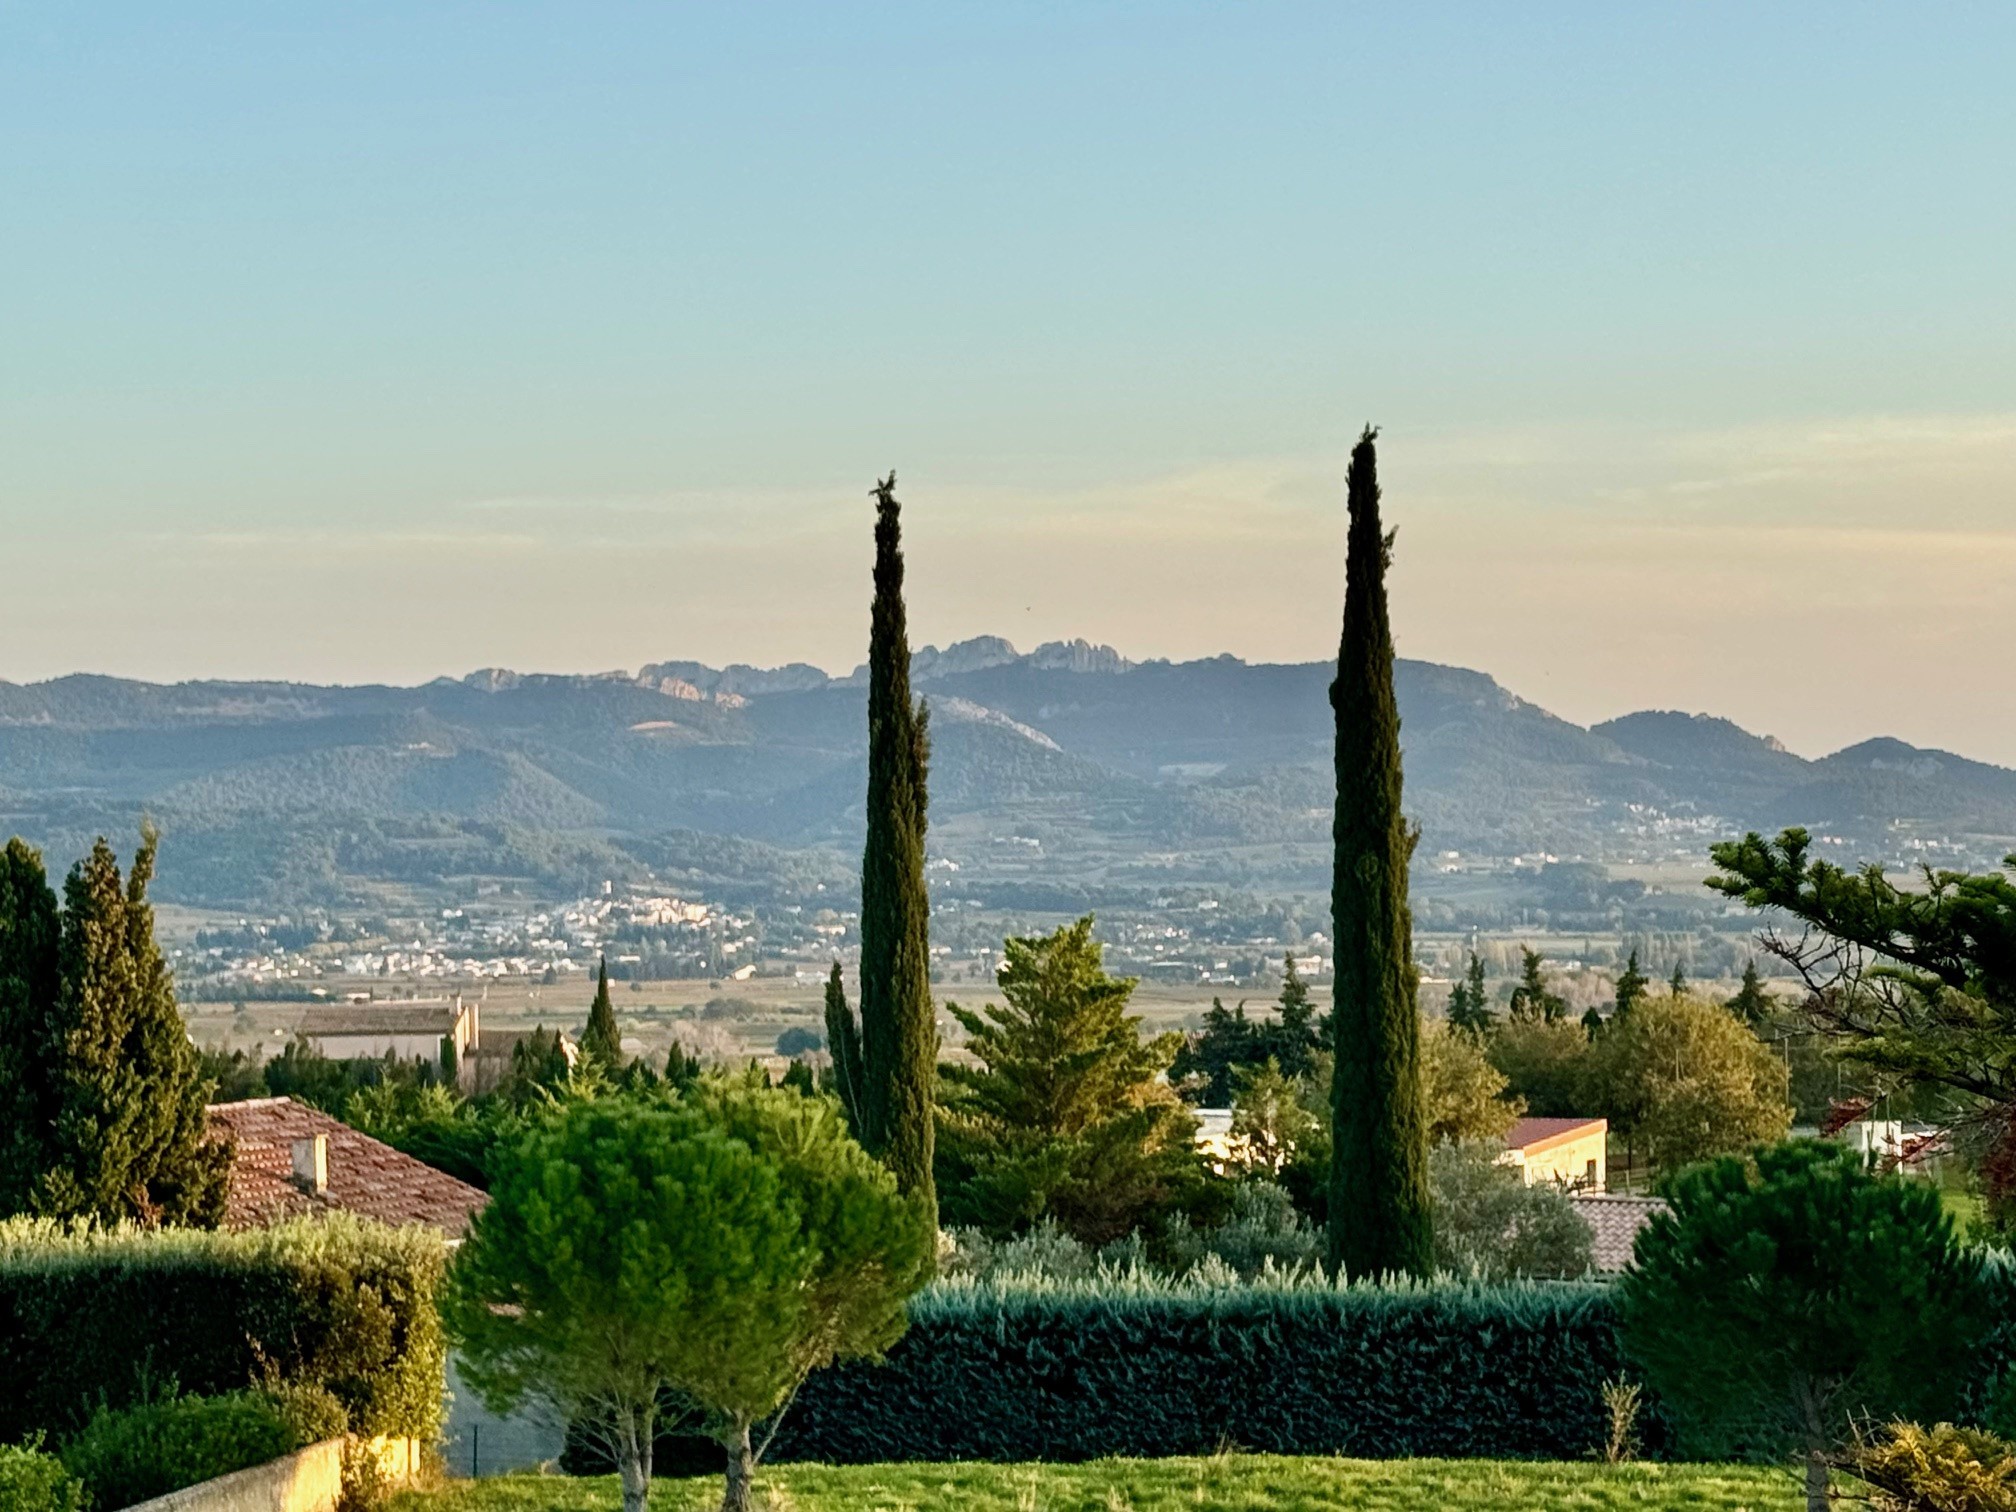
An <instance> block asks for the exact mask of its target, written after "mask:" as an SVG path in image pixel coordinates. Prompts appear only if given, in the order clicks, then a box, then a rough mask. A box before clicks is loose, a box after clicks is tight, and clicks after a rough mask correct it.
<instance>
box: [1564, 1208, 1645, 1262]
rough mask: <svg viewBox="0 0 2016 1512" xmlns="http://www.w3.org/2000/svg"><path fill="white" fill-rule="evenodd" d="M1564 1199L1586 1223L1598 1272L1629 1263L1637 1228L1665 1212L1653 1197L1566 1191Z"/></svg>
mask: <svg viewBox="0 0 2016 1512" xmlns="http://www.w3.org/2000/svg"><path fill="white" fill-rule="evenodd" d="M1568 1200H1569V1201H1570V1202H1572V1203H1574V1204H1575V1211H1576V1212H1578V1213H1580V1214H1581V1215H1582V1221H1583V1222H1584V1223H1586V1224H1588V1225H1589V1235H1590V1238H1591V1240H1592V1241H1593V1242H1592V1244H1591V1246H1590V1248H1591V1251H1592V1253H1593V1255H1594V1257H1595V1262H1596V1269H1597V1270H1599V1271H1621V1270H1623V1269H1624V1267H1625V1266H1627V1265H1629V1264H1630V1263H1631V1250H1632V1246H1633V1245H1635V1244H1636V1243H1637V1242H1638V1231H1639V1230H1640V1229H1642V1228H1643V1227H1645V1225H1646V1224H1648V1223H1650V1222H1651V1221H1652V1215H1653V1214H1654V1213H1663V1212H1665V1211H1666V1204H1665V1202H1663V1201H1662V1200H1661V1199H1659V1198H1657V1197H1632V1196H1627V1195H1624V1194H1622V1193H1610V1192H1570V1193H1569V1194H1568Z"/></svg>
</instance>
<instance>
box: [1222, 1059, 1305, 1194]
mask: <svg viewBox="0 0 2016 1512" xmlns="http://www.w3.org/2000/svg"><path fill="white" fill-rule="evenodd" d="M1234 1076H1235V1080H1236V1085H1235V1087H1234V1089H1233V1093H1232V1141H1231V1142H1232V1149H1233V1152H1234V1155H1233V1163H1234V1164H1236V1165H1237V1166H1238V1167H1239V1169H1240V1170H1241V1171H1243V1172H1245V1173H1247V1174H1249V1175H1265V1176H1267V1177H1269V1178H1272V1177H1275V1176H1278V1175H1279V1174H1280V1173H1281V1169H1282V1167H1284V1166H1286V1165H1287V1164H1288V1162H1289V1161H1290V1160H1292V1159H1294V1157H1295V1154H1296V1152H1297V1151H1298V1150H1299V1149H1301V1148H1303V1147H1304V1146H1306V1145H1307V1144H1308V1143H1309V1139H1310V1136H1311V1135H1312V1134H1313V1133H1314V1132H1315V1130H1316V1127H1317V1124H1318V1119H1317V1117H1316V1115H1315V1114H1314V1113H1312V1112H1311V1111H1310V1110H1309V1108H1308V1107H1307V1106H1306V1105H1305V1104H1304V1103H1303V1101H1302V1096H1301V1086H1300V1084H1299V1083H1297V1082H1296V1081H1295V1080H1294V1079H1292V1078H1291V1077H1289V1076H1287V1075H1285V1074H1283V1072H1282V1070H1281V1063H1280V1062H1279V1061H1276V1060H1274V1059H1272V1058H1271V1057H1270V1058H1269V1059H1268V1060H1266V1061H1265V1062H1263V1063H1262V1064H1260V1065H1258V1066H1242V1067H1240V1068H1239V1069H1238V1070H1237V1071H1236V1072H1235V1073H1234Z"/></svg>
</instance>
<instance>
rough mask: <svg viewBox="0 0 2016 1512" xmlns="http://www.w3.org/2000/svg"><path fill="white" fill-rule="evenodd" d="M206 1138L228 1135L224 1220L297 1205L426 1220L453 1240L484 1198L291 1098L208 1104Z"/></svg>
mask: <svg viewBox="0 0 2016 1512" xmlns="http://www.w3.org/2000/svg"><path fill="white" fill-rule="evenodd" d="M209 1114H210V1130H211V1133H212V1136H213V1137H218V1138H229V1139H230V1141H231V1174H230V1187H229V1191H228V1194H227V1196H226V1198H225V1202H224V1227H226V1228H229V1229H249V1228H263V1227H265V1226H266V1225H268V1224H271V1223H275V1222H278V1221H279V1220H280V1219H282V1218H291V1217H295V1216H297V1215H300V1214H304V1213H335V1212H344V1213H355V1214H356V1215H357V1216H359V1217H360V1218H375V1219H377V1220H378V1221H379V1222H380V1223H389V1224H392V1225H394V1226H395V1227H397V1226H403V1225H405V1224H409V1223H424V1224H427V1225H429V1226H430V1227H433V1228H437V1229H439V1230H440V1231H441V1232H442V1233H443V1234H444V1235H445V1236H447V1238H448V1239H449V1240H450V1241H451V1242H455V1241H459V1240H460V1239H461V1238H462V1237H463V1235H464V1234H466V1233H467V1232H468V1229H469V1220H470V1219H471V1218H473V1217H475V1215H476V1214H477V1212H479V1211H480V1210H481V1209H482V1207H483V1205H484V1203H486V1202H487V1201H489V1198H488V1196H487V1195H486V1194H485V1193H483V1192H482V1191H480V1190H479V1189H478V1188H476V1187H473V1186H470V1185H469V1184H468V1183H467V1182H465V1181H458V1180H456V1179H455V1178H454V1177H453V1176H450V1175H449V1174H448V1173H447V1172H445V1171H437V1170H435V1169H434V1167H432V1166H430V1165H426V1164H423V1163H422V1162H420V1161H418V1160H415V1159H414V1158H413V1157H412V1156H411V1155H404V1154H401V1153H400V1152H399V1151H397V1150H395V1149H393V1148H392V1146H390V1145H388V1144H383V1143H381V1142H379V1141H378V1140H375V1139H373V1138H371V1136H370V1135H368V1134H361V1133H359V1132H358V1131H357V1130H355V1129H353V1128H351V1127H350V1126H349V1125H348V1124H344V1123H339V1122H338V1121H337V1120H336V1119H334V1118H331V1117H330V1116H329V1115H328V1114H327V1113H324V1112H323V1111H322V1110H321V1109H319V1108H311V1107H309V1106H308V1105H307V1104H306V1103H299V1102H296V1101H295V1100H294V1099H293V1098H291V1097H255V1098H252V1099H251V1100H250V1101H247V1102H233V1103H213V1104H212V1105H211V1106H210V1109H209Z"/></svg>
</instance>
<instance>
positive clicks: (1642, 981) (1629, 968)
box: [1617, 950, 1652, 1018]
mask: <svg viewBox="0 0 2016 1512" xmlns="http://www.w3.org/2000/svg"><path fill="white" fill-rule="evenodd" d="M1651 985H1652V984H1651V982H1649V981H1648V980H1647V979H1646V976H1645V973H1644V972H1642V971H1640V970H1639V969H1638V952H1637V951H1635V950H1634V951H1632V952H1631V959H1630V960H1628V961H1626V962H1625V963H1624V974H1623V975H1622V976H1620V977H1618V978H1617V1017H1619V1018H1622V1017H1624V1015H1625V1014H1627V1013H1629V1012H1630V1011H1631V1010H1632V1009H1633V1008H1636V1007H1637V1006H1638V1005H1639V1003H1641V1002H1643V1001H1644V999H1645V993H1646V991H1647V989H1649V988H1650V987H1651Z"/></svg>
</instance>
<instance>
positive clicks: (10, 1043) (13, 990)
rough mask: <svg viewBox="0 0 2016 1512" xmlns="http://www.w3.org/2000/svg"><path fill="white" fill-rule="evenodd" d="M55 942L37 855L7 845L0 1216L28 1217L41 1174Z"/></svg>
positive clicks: (0, 1024)
mask: <svg viewBox="0 0 2016 1512" xmlns="http://www.w3.org/2000/svg"><path fill="white" fill-rule="evenodd" d="M61 936H62V918H61V913H60V911H59V910H58V908H57V905H56V892H55V889H53V888H52V887H50V885H49V877H48V874H47V873H46V872H45V871H44V870H43V868H42V856H41V853H40V852H39V851H37V850H36V849H35V848H34V847H33V846H31V845H29V844H28V843H27V842H26V841H25V840H21V839H14V840H9V841H8V842H7V848H6V850H5V851H0V1216H4V1215H6V1214H10V1213H19V1212H25V1211H29V1210H31V1209H32V1208H33V1206H34V1202H35V1192H36V1188H37V1187H38V1186H39V1185H40V1183H41V1180H42V1177H43V1175H44V1174H45V1173H46V1171H47V1170H48V1167H49V1161H50V1157H49V1151H48V1147H47V1131H48V1129H49V1127H50V1125H51V1124H52V1123H53V1122H54V1119H55V1105H54V1101H53V1099H54V1095H55V1086H54V1084H53V1082H52V1080H51V1078H50V1075H49V1069H50V1068H49V1067H48V1065H47V1064H46V1063H45V1059H44V1058H45V1056H46V1054H47V1053H48V1049H49V1045H48V1041H49V1034H50V1018H51V1015H52V1014H53V1013H54V1011H55V1006H56V1000H57V995H58V992H59V990H60V985H61V981H62V974H61V970H60V967H59V965H58V942H59V940H60V939H61Z"/></svg>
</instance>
